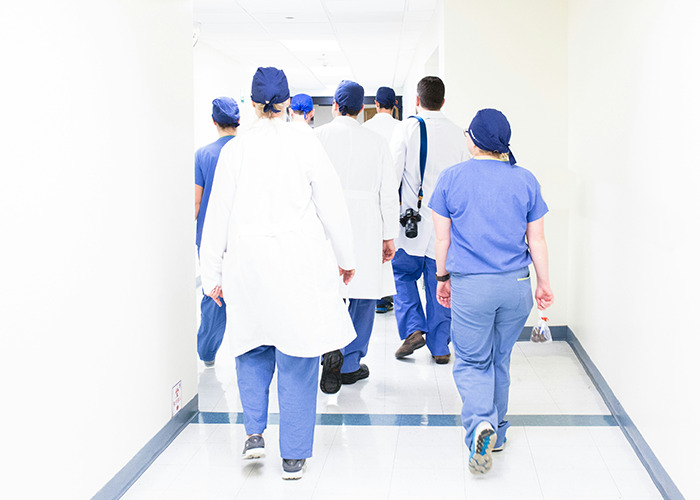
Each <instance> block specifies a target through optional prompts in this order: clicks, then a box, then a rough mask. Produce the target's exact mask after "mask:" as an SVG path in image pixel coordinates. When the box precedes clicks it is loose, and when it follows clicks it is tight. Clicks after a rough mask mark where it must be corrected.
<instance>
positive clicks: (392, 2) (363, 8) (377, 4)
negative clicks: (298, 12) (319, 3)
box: [323, 0, 406, 15]
mask: <svg viewBox="0 0 700 500" xmlns="http://www.w3.org/2000/svg"><path fill="white" fill-rule="evenodd" d="M323 3H324V5H325V6H326V9H328V12H330V13H344V14H357V13H359V14H364V15H371V14H373V13H375V12H401V13H403V11H404V8H405V5H406V0H379V1H377V0H352V1H348V0H325V1H324V2H323Z"/></svg>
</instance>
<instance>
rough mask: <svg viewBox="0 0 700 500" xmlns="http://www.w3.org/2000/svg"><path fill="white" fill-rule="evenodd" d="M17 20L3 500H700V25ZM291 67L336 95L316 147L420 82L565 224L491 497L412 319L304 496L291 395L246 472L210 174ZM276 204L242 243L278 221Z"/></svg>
mask: <svg viewBox="0 0 700 500" xmlns="http://www.w3.org/2000/svg"><path fill="white" fill-rule="evenodd" d="M0 19H2V20H3V21H5V22H4V23H3V30H0V42H1V45H2V47H3V58H2V60H3V66H2V71H3V78H2V83H1V84H0V87H2V92H0V112H1V113H2V120H0V128H1V129H2V130H1V131H0V141H2V144H1V145H0V170H1V171H2V181H1V182H0V206H1V209H0V212H1V213H2V216H0V235H2V243H3V244H2V245H0V354H1V355H2V362H0V381H1V382H3V384H2V386H1V387H2V389H0V395H1V397H2V412H0V415H2V425H0V450H1V452H0V458H2V459H3V464H4V465H5V466H4V467H3V470H2V472H3V473H4V474H3V475H2V479H1V480H0V498H1V499H3V500H4V499H8V500H85V499H91V500H116V499H119V498H126V499H127V500H129V499H131V500H133V499H146V500H159V499H163V500H166V499H167V500H170V499H187V500H210V499H214V500H216V499H223V498H225V499H237V500H249V499H257V498H260V499H265V500H268V499H270V500H277V499H285V500H286V499H294V498H298V499H324V500H325V499H333V500H335V499H343V498H346V499H353V500H360V499H368V500H374V499H379V500H384V499H388V498H401V499H402V500H412V499H417V498H429V499H433V498H437V499H446V500H451V499H457V500H459V499H470V500H491V499H507V498H510V499H513V500H515V499H518V500H521V499H526V500H527V499H540V500H544V499H547V500H555V499H556V500H566V499H579V500H608V499H610V500H612V499H621V498H622V499H639V500H642V499H649V498H663V499H664V500H696V499H700V480H699V476H698V470H697V469H698V467H697V465H696V464H697V458H696V455H695V453H696V452H697V450H699V449H700V432H697V429H696V428H695V426H694V418H695V416H697V415H700V398H699V397H698V396H697V393H698V387H700V363H698V349H697V345H698V341H697V337H698V327H697V325H696V323H695V320H694V318H695V316H694V315H693V311H695V310H697V309H698V304H699V303H700V287H699V286H698V283H700V267H699V266H695V265H694V264H693V263H694V262H695V261H696V260H697V254H698V241H700V224H698V220H699V219H700V196H698V193H699V192H700V156H699V155H698V154H697V153H696V152H695V150H696V149H697V144H698V138H699V137H700V120H699V119H698V117H699V116H700V98H699V97H698V96H699V95H700V93H698V89H699V88H700V69H699V68H698V65H697V64H696V63H693V61H698V60H700V29H698V26H697V25H698V20H700V2H698V1H697V0H643V1H639V0H528V1H526V2H525V1H522V0H492V1H488V2H484V1H481V0H382V1H377V0H149V1H141V0H101V1H99V2H93V1H89V0H64V1H62V2H55V1H53V0H36V1H32V2H26V1H24V2H23V1H20V0H14V1H13V0H8V1H2V2H0ZM268 67H274V68H277V69H280V70H283V71H284V74H285V77H286V79H287V85H288V90H289V94H290V97H294V96H298V95H299V94H302V93H303V94H307V95H309V96H310V97H311V98H312V104H313V105H314V117H313V120H314V122H313V126H314V127H319V128H320V127H321V126H323V125H322V124H323V123H326V122H328V121H331V118H332V115H333V111H332V110H333V102H334V100H335V92H336V91H337V89H338V87H339V86H340V84H341V82H343V81H344V80H345V81H347V80H349V81H352V82H355V83H356V84H357V85H359V86H362V87H363V89H364V92H363V101H362V102H363V105H364V107H365V109H364V111H362V112H361V113H360V114H358V120H359V121H361V122H363V125H364V121H365V120H368V119H370V120H371V119H374V118H372V117H371V114H372V113H373V112H375V111H376V108H375V109H373V108H374V107H375V106H376V105H375V103H374V101H375V98H376V97H377V94H378V93H379V94H381V93H380V92H379V90H380V89H381V88H382V87H390V88H391V89H393V91H394V94H395V97H396V101H398V102H397V104H398V105H400V112H399V109H398V106H397V109H396V110H395V113H398V114H399V116H400V118H401V120H402V121H406V120H408V119H409V118H410V116H412V115H415V114H416V113H417V112H418V113H420V112H421V108H422V107H421V106H418V104H419V102H418V101H419V98H418V83H419V82H420V81H421V80H422V79H424V78H425V77H426V76H436V77H439V78H440V79H441V80H442V82H443V83H444V86H445V92H444V103H443V105H442V107H440V111H439V113H442V114H443V115H444V118H445V119H446V120H447V121H449V122H452V123H453V124H454V125H455V127H457V128H456V129H455V131H457V132H459V131H460V130H461V131H463V130H464V129H467V130H468V129H469V126H470V124H471V123H472V121H473V119H474V118H475V116H476V115H477V113H478V112H479V111H480V110H483V109H496V110H498V111H500V112H501V113H503V115H505V116H506V117H507V120H508V122H509V123H510V126H511V128H512V135H511V138H510V140H509V141H508V142H509V145H508V148H509V149H510V150H511V152H512V154H513V158H517V163H516V165H517V166H518V167H522V168H523V169H525V170H527V171H529V172H530V173H531V174H532V175H533V176H534V178H535V179H536V180H537V182H538V183H539V187H540V190H541V197H542V199H543V200H545V202H546V204H547V207H548V209H549V211H548V212H547V214H546V216H545V217H544V225H545V228H546V229H545V232H546V235H547V236H546V243H547V249H548V256H549V282H550V285H551V289H552V292H553V293H554V296H555V299H554V303H553V304H552V305H551V307H548V308H547V315H548V317H549V318H550V324H551V325H552V327H553V333H554V334H555V341H554V342H552V343H550V344H533V343H531V342H530V341H529V339H527V338H525V339H523V340H522V341H520V342H518V343H517V344H516V347H515V350H514V354H513V359H512V367H511V374H512V388H511V394H510V407H509V420H510V422H511V424H512V427H511V428H510V430H509V434H508V442H507V444H506V446H505V449H504V450H503V451H501V452H498V453H496V454H495V455H494V457H493V460H494V464H493V468H492V469H491V471H490V472H489V473H488V474H486V475H485V476H483V477H475V476H473V475H471V473H470V472H469V471H468V470H467V460H468V455H467V450H466V447H465V445H464V436H463V432H464V431H463V430H462V427H461V425H460V406H461V401H460V397H459V396H458V393H457V390H456V387H455V382H454V380H453V377H452V367H453V366H454V364H453V363H454V359H453V360H452V361H451V362H450V363H449V364H448V365H446V366H443V365H436V364H435V363H434V362H433V360H432V359H431V357H430V353H429V352H428V350H427V348H422V349H420V350H418V351H417V352H416V353H415V354H414V355H413V356H412V357H411V358H410V359H406V360H403V361H399V360H397V359H395V357H394V353H395V351H396V350H397V348H398V347H399V345H400V343H401V342H400V340H399V335H398V332H397V327H396V324H395V316H394V313H393V312H389V313H387V314H385V315H381V314H378V315H376V323H375V326H374V333H373V335H372V339H371V344H370V347H369V352H368V355H367V357H366V358H365V361H364V362H365V363H366V364H367V365H368V367H369V369H370V375H369V378H368V379H367V380H360V381H358V382H357V383H355V384H354V385H349V386H344V387H342V388H341V390H340V392H339V393H338V394H336V395H333V396H328V395H326V394H323V393H319V394H318V406H317V418H318V420H317V426H316V431H315V432H316V435H315V441H314V447H315V449H314V455H313V457H312V458H311V459H310V460H309V461H308V463H307V468H306V472H305V475H304V477H303V478H301V479H300V480H299V481H283V480H282V479H281V476H282V463H281V458H280V457H279V444H278V436H277V434H278V429H279V425H278V419H279V416H278V408H277V400H276V392H275V387H276V381H273V384H272V389H271V390H272V395H271V408H270V411H271V414H272V416H271V420H270V425H269V428H268V429H267V431H266V433H265V440H266V445H267V457H266V458H265V459H263V460H260V461H259V462H257V463H247V462H244V461H242V460H241V458H240V455H241V451H242V449H243V443H244V434H245V431H244V427H243V425H242V418H243V416H242V413H241V406H240V402H239V394H238V391H237V383H236V373H235V369H234V366H235V361H234V359H233V358H232V356H231V349H230V345H229V342H230V341H231V339H233V338H234V337H231V338H230V339H228V338H225V339H224V344H223V345H222V346H221V349H220V351H219V355H218V359H217V361H216V365H215V367H213V368H207V369H205V367H204V365H203V363H202V362H201V361H200V360H199V359H198V355H197V331H198V322H199V320H200V312H199V302H200V300H201V298H202V295H201V288H198V286H201V283H200V284H199V285H198V284H197V276H198V275H199V272H198V270H197V265H198V263H197V259H196V252H197V249H196V243H195V241H196V232H197V231H196V226H197V222H196V218H197V215H196V210H197V208H196V207H197V192H198V190H197V189H196V188H195V185H196V181H197V179H196V177H195V176H196V175H197V174H196V166H195V158H196V152H197V151H198V150H200V149H201V148H203V147H205V146H207V145H209V144H212V143H213V142H215V141H217V140H218V139H219V137H218V129H217V128H216V127H215V125H214V124H213V123H212V119H213V116H212V115H213V114H214V113H213V109H212V106H213V102H214V100H218V99H219V98H220V97H228V98H229V99H231V100H234V101H235V102H236V103H237V106H238V107H239V113H240V116H239V118H240V127H238V128H237V134H236V135H237V138H236V139H234V140H235V141H238V142H239V143H240V142H242V141H243V140H244V137H245V134H249V133H250V132H251V131H253V130H254V128H255V126H256V123H257V114H256V110H255V107H254V106H253V104H252V102H251V101H252V100H253V99H252V95H253V85H252V82H253V77H254V75H255V74H256V73H257V70H258V68H268ZM346 85H347V84H346ZM358 95H359V94H358ZM280 98H281V96H280ZM396 101H395V102H396ZM377 102H379V101H377ZM438 104H439V103H438ZM438 107H439V106H438ZM338 109H339V108H338ZM423 111H424V110H423ZM429 111H430V110H429ZM380 116H381V115H380ZM338 118H341V119H342V118H347V117H338ZM411 121H414V120H413V119H411ZM40 125H41V126H42V127H41V128H40ZM370 128H371V127H370ZM457 135H459V139H460V140H461V139H462V137H463V134H462V135H460V134H457ZM433 137H434V136H433ZM464 140H465V141H467V140H468V139H467V137H466V136H464ZM234 144H237V143H234ZM345 144H353V143H351V142H350V141H346V142H345ZM309 145H310V144H309ZM292 146H294V147H292ZM319 147H320V146H319ZM273 148H276V149H273ZM312 149H318V148H316V147H315V146H314V148H311V147H305V146H304V144H303V142H300V143H299V144H293V145H287V146H285V147H283V148H282V147H278V146H275V145H270V147H269V148H268V147H267V143H266V144H265V145H264V146H263V145H260V150H261V152H264V153H265V154H267V153H271V154H272V153H274V154H275V155H277V156H278V157H279V158H284V159H285V160H289V158H291V156H290V155H292V153H293V155H295V156H296V155H300V154H306V153H308V152H309V151H310V150H312ZM434 149H436V148H434ZM338 150H339V149H338ZM439 151H446V150H445V149H444V148H441V149H440V150H439ZM429 155H432V153H429ZM262 156H264V155H261V157H262ZM329 156H330V155H329ZM445 167H446V168H449V167H448V166H447V165H446V166H445ZM397 173H399V172H398V171H397ZM260 184H261V185H260V186H255V188H254V189H251V190H247V191H245V194H246V195H250V196H252V197H257V198H255V200H254V201H253V198H251V201H250V202H247V203H246V205H245V211H244V212H245V214H246V215H245V217H246V220H247V221H248V222H250V221H255V220H257V218H256V217H257V216H260V217H262V214H264V213H266V212H267V211H269V208H270V206H274V205H272V203H271V202H270V201H269V199H266V198H265V196H266V195H267V194H269V190H268V189H266V187H267V183H260ZM426 185H427V184H426ZM474 185H476V186H479V187H481V186H480V184H479V183H475V184H474ZM290 186H291V184H290ZM202 195H203V193H202ZM502 199H503V200H505V199H506V197H503V198H502ZM266 200H268V201H266ZM336 201H337V200H336ZM429 203H430V200H428V199H424V200H423V207H424V208H425V211H423V210H424V209H423V208H421V211H422V212H421V213H422V216H421V217H427V216H428V211H427V209H428V208H429V207H428V206H427V205H428V204H429ZM248 210H254V211H255V215H256V217H251V216H250V213H249V212H248ZM210 213H211V212H210ZM251 213H252V212H251ZM359 213H360V212H359V211H358V210H353V214H359ZM259 214H260V215H259ZM275 214H279V221H280V222H286V223H289V222H290V219H289V214H288V212H286V211H277V212H275ZM501 215H502V214H501V213H500V212H498V214H497V217H498V221H499V222H498V223H499V224H500V221H501ZM275 220H277V219H275ZM387 220H390V219H387ZM292 227H293V226H292ZM368 227H369V224H368ZM421 234H424V233H421ZM232 245H233V246H234V247H235V245H237V243H236V244H232ZM261 248H263V246H262V244H261ZM227 251H228V249H227ZM255 254H256V255H257V252H255ZM233 255H236V254H235V253H234V254H233ZM251 255H252V254H251ZM260 255H263V252H260ZM232 260H233V259H232ZM242 260H249V259H242ZM301 260H302V259H300V258H296V257H295V258H293V259H289V260H288V261H287V260H285V261H284V265H285V266H288V268H289V269H290V270H294V271H297V270H299V269H302V267H301V266H300V265H298V264H299V262H300V261H301ZM268 261H269V262H270V265H269V266H268V265H267V261H266V263H265V265H264V266H257V267H256V266H254V265H252V264H250V263H248V262H237V263H236V265H240V266H248V267H247V268H246V270H248V269H250V271H251V273H257V272H260V273H264V271H265V270H269V269H273V268H274V266H275V265H278V264H279V263H280V262H282V259H277V258H269V259H268ZM447 270H448V271H449V269H447ZM284 278H285V276H282V275H281V273H280V280H282V279H284ZM290 281H291V280H290ZM295 283H299V286H300V287H301V286H302V285H303V283H305V281H304V280H301V279H296V280H295ZM293 286H294V285H293ZM282 288H283V287H280V289H282ZM293 290H294V289H293ZM237 293H240V294H244V293H245V294H248V295H249V297H250V298H251V302H254V303H255V305H254V307H251V310H252V309H255V310H256V311H257V307H256V306H257V305H259V306H260V307H261V309H262V311H263V312H262V314H269V315H270V316H271V317H273V315H275V313H276V312H278V311H279V310H280V309H281V308H283V307H284V306H286V305H288V304H287V302H286V300H285V301H281V300H272V298H271V295H270V294H269V293H268V292H255V291H254V290H251V289H248V288H239V289H237ZM382 293H384V292H382ZM387 293H389V292H387ZM225 294H226V292H225V293H224V295H225ZM372 295H374V294H372ZM290 296H291V295H290V294H289V293H287V292H285V294H284V298H285V299H287V298H288V297H290ZM295 297H296V295H295ZM299 297H300V298H302V299H303V296H302V295H301V294H299ZM303 305H304V306H308V305H310V306H311V307H310V309H311V308H315V310H318V309H319V306H318V303H317V302H316V301H309V302H307V303H304V304H303ZM251 316H252V315H251ZM274 317H283V316H282V315H281V314H278V315H277V316H274ZM537 319H538V318H537V311H536V310H533V311H532V312H531V314H530V317H529V318H528V321H527V323H526V325H527V326H528V327H529V328H532V327H533V326H534V325H536V324H537ZM318 324H323V323H322V322H319V323H318ZM251 330H252V329H251ZM274 331H275V332H277V331H278V329H277V328H275V330H274ZM314 338H315V337H314ZM306 347H308V346H306ZM334 347H335V346H334ZM325 348H326V347H324V348H322V349H318V351H319V352H318V353H320V351H322V350H324V349H325ZM313 353H316V352H312V354H313Z"/></svg>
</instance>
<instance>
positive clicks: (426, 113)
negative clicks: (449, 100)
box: [418, 109, 445, 118]
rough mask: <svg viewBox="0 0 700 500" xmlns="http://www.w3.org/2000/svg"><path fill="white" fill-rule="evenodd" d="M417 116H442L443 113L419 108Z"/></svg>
mask: <svg viewBox="0 0 700 500" xmlns="http://www.w3.org/2000/svg"><path fill="white" fill-rule="evenodd" d="M418 116H422V117H423V118H443V117H444V116H445V115H444V114H443V113H442V111H432V110H429V109H421V110H420V112H419V113H418Z"/></svg>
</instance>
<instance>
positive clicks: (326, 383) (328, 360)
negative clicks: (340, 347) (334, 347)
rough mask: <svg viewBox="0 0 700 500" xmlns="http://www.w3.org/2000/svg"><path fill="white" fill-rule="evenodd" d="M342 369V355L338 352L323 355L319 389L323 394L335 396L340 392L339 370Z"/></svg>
mask: <svg viewBox="0 0 700 500" xmlns="http://www.w3.org/2000/svg"><path fill="white" fill-rule="evenodd" d="M342 367H343V354H342V353H341V352H340V351H333V352H328V353H326V354H324V355H323V372H322V373H321V382H320V384H319V387H320V388H321V392H323V393H325V394H335V393H336V392H338V391H339V390H340V386H341V385H342V380H341V376H340V369H341V368H342Z"/></svg>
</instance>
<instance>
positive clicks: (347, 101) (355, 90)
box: [333, 80, 365, 114]
mask: <svg viewBox="0 0 700 500" xmlns="http://www.w3.org/2000/svg"><path fill="white" fill-rule="evenodd" d="M333 98H334V99H335V102H337V103H338V110H339V111H340V113H341V114H346V113H347V112H348V110H351V111H360V110H361V109H362V106H363V104H364V100H365V89H363V88H362V85H360V84H359V83H355V82H352V81H350V80H343V81H342V82H340V85H338V88H337V89H336V91H335V96H333Z"/></svg>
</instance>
